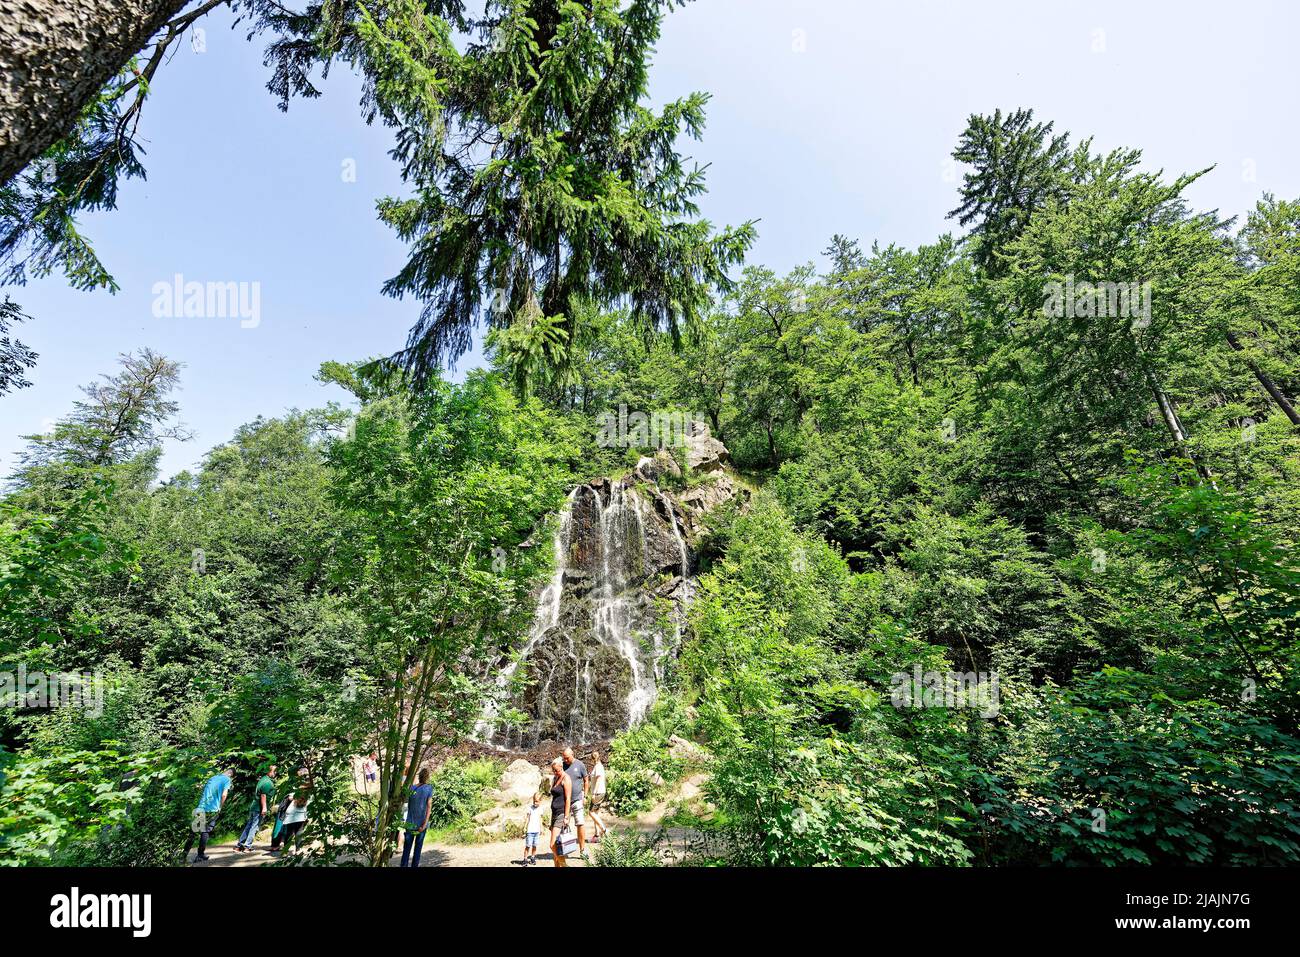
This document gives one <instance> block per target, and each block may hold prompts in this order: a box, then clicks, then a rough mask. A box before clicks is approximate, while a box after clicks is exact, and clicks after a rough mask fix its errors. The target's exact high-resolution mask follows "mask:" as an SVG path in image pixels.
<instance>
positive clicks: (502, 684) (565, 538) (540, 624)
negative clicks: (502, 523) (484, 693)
mask: <svg viewBox="0 0 1300 957" xmlns="http://www.w3.org/2000/svg"><path fill="white" fill-rule="evenodd" d="M577 494H578V490H577V489H576V488H575V489H574V490H573V491H572V492H570V493H569V496H568V498H567V499H566V500H565V503H564V508H563V509H561V510H560V515H559V519H558V520H557V521H556V523H555V534H554V535H552V536H551V553H552V561H553V562H554V565H555V567H554V569H553V570H552V572H551V580H550V582H548V583H547V585H546V587H545V588H543V589H542V591H541V594H539V595H538V596H537V608H536V610H535V611H534V612H533V621H532V624H531V625H529V627H528V638H527V640H526V641H525V642H524V646H523V648H522V649H520V652H519V656H518V657H516V658H515V659H513V660H512V661H511V662H510V663H509V664H508V665H506V666H505V667H504V668H502V669H501V673H500V674H498V675H497V679H496V690H497V695H498V697H499V696H501V695H502V694H504V692H505V690H506V689H507V688H508V687H509V686H510V681H511V679H512V678H514V676H515V672H516V671H518V670H519V663H520V661H522V660H524V659H525V658H527V657H528V653H529V652H530V651H532V650H533V647H534V646H535V645H536V644H537V643H538V642H539V641H541V640H542V637H543V636H544V635H545V634H546V633H547V632H548V631H550V630H551V629H552V628H554V627H555V625H556V624H557V623H558V622H559V620H560V599H561V597H563V594H564V570H565V568H566V566H567V565H568V552H569V525H570V523H571V521H572V518H573V498H574V496H575V495H577ZM496 715H497V700H496V698H494V699H493V700H492V701H490V702H489V703H488V707H487V709H486V711H485V713H484V715H483V717H482V718H481V719H479V721H478V723H477V724H475V725H474V737H476V738H478V739H479V740H480V741H486V742H489V743H492V742H493V739H494V738H495V722H494V721H493V719H494V718H495V717H496Z"/></svg>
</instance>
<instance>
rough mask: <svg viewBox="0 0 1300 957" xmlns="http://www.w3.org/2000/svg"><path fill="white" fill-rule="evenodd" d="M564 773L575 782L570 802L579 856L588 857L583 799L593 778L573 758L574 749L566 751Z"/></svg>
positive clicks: (583, 765) (581, 764)
mask: <svg viewBox="0 0 1300 957" xmlns="http://www.w3.org/2000/svg"><path fill="white" fill-rule="evenodd" d="M564 772H565V773H566V774H567V775H568V776H569V780H570V781H572V782H573V795H572V797H571V799H570V802H569V809H570V812H571V813H572V814H573V826H574V828H576V829H577V832H578V856H579V857H586V856H587V836H586V833H585V831H586V824H587V818H586V815H585V813H584V811H583V807H584V801H583V798H584V797H585V796H586V789H587V788H588V787H590V785H591V777H590V776H589V775H588V774H587V766H586V765H585V764H583V763H582V762H581V761H579V760H578V759H577V758H576V757H574V756H573V748H565V749H564Z"/></svg>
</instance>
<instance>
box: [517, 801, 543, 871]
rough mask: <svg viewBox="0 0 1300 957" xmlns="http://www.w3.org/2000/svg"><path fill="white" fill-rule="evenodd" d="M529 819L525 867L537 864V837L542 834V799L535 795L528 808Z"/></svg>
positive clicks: (527, 822) (526, 828)
mask: <svg viewBox="0 0 1300 957" xmlns="http://www.w3.org/2000/svg"><path fill="white" fill-rule="evenodd" d="M527 811H528V817H527V819H526V820H525V821H524V859H523V861H522V862H521V863H522V864H523V865H524V866H525V867H527V866H528V865H529V864H536V863H537V835H539V834H540V833H541V832H542V799H541V797H540V796H538V795H536V794H534V795H533V803H532V804H530V805H529V806H528V808H527Z"/></svg>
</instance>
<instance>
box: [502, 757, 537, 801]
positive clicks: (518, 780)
mask: <svg viewBox="0 0 1300 957" xmlns="http://www.w3.org/2000/svg"><path fill="white" fill-rule="evenodd" d="M541 786H542V770H541V768H539V767H537V765H535V764H530V763H529V762H527V761H525V760H524V759H523V758H518V759H516V760H514V761H511V762H510V766H509V767H508V768H506V769H505V771H503V772H502V773H501V780H500V781H498V782H497V788H498V791H499V797H500V800H502V801H503V802H505V803H515V804H523V803H525V802H526V801H529V800H531V799H532V797H533V795H534V794H536V793H537V791H538V789H539V788H541Z"/></svg>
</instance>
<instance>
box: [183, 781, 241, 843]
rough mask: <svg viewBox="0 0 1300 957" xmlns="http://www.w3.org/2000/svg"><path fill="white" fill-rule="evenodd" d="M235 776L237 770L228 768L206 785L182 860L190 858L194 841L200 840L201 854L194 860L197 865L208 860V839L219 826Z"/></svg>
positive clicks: (196, 809) (191, 824)
mask: <svg viewBox="0 0 1300 957" xmlns="http://www.w3.org/2000/svg"><path fill="white" fill-rule="evenodd" d="M234 776H235V769H234V768H226V769H225V770H224V771H221V772H219V773H217V774H214V775H212V777H210V778H208V780H207V781H206V782H205V783H204V785H203V794H202V796H201V797H200V798H199V806H198V807H196V808H195V809H194V819H193V820H192V821H191V822H190V836H189V840H187V841H186V842H185V850H184V852H183V853H182V854H181V857H182V858H185V857H189V856H190V848H191V847H193V846H194V839H195V838H198V841H199V852H198V853H197V854H195V855H194V860H195V862H196V863H197V862H199V861H206V860H207V859H208V855H207V853H206V851H207V849H208V838H209V837H211V836H212V829H213V828H214V827H216V826H217V815H219V814H220V813H221V809H222V808H223V807H224V806H225V804H226V795H228V794H229V793H230V779H231V778H233V777H234Z"/></svg>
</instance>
